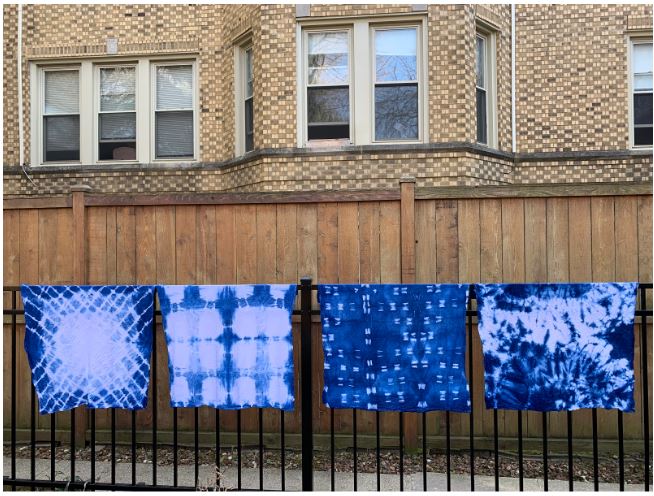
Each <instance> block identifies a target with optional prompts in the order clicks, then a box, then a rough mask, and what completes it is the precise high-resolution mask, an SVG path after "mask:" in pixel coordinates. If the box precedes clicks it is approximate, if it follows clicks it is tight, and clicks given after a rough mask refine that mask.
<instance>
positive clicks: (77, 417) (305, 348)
mask: <svg viewBox="0 0 654 496" xmlns="http://www.w3.org/2000/svg"><path fill="white" fill-rule="evenodd" d="M316 289H317V286H315V285H312V284H311V280H310V279H302V281H301V284H300V285H299V286H298V293H299V296H300V298H299V309H296V310H294V311H293V315H297V316H299V318H300V326H299V330H298V329H297V328H294V333H297V332H299V333H300V343H301V346H300V353H299V355H300V360H299V363H300V377H299V378H300V388H299V398H296V399H299V402H298V405H300V406H301V422H302V423H301V453H302V460H301V488H302V490H313V488H314V434H315V433H314V425H313V423H314V418H313V407H312V404H313V402H312V396H313V388H315V384H314V382H313V377H312V366H313V365H314V358H313V356H312V347H313V344H314V343H320V342H321V338H320V334H319V327H318V326H313V325H312V317H315V316H319V315H320V311H319V310H318V309H316V308H313V307H312V292H313V291H315V290H316ZM651 289H652V284H640V285H639V289H638V291H639V300H638V302H639V304H638V307H637V310H636V321H635V323H636V324H638V325H639V329H640V357H636V356H635V357H634V360H640V366H641V374H640V380H641V381H642V388H641V391H642V398H641V410H642V411H641V416H642V418H643V426H642V427H643V436H642V437H643V444H642V448H643V455H644V456H643V467H642V469H643V475H644V487H643V488H644V490H645V491H649V489H650V483H649V480H650V464H649V459H650V422H649V419H650V405H649V397H648V392H649V370H648V351H649V344H648V339H649V338H648V333H649V332H650V329H651V325H650V324H649V323H648V317H652V308H649V307H648V301H651V298H649V299H648V294H647V291H648V290H651ZM3 292H4V293H5V306H9V307H10V308H5V309H4V310H3V314H4V315H5V316H8V317H9V318H10V322H9V323H8V325H7V322H6V320H5V329H8V332H9V333H10V342H11V350H10V352H9V353H5V355H4V356H5V360H6V359H7V357H8V356H9V358H10V362H11V363H10V364H9V366H10V370H11V394H10V409H11V423H10V443H9V444H10V447H9V448H10V471H9V473H10V475H5V476H4V485H5V487H7V486H9V487H10V488H11V489H12V490H16V489H17V488H30V489H32V490H34V489H36V488H43V489H50V490H55V489H64V490H152V489H157V490H163V491H167V490H197V489H203V488H205V487H203V486H202V485H201V484H200V480H199V473H200V456H199V450H200V442H199V433H200V417H199V409H198V408H197V407H195V408H188V409H179V408H173V410H172V411H173V429H172V443H171V445H172V452H173V461H172V466H171V467H170V468H168V467H167V466H166V467H164V466H162V465H161V466H159V464H158V458H157V456H158V453H157V451H158V447H159V446H160V441H159V440H160V439H161V432H159V431H158V397H157V387H158V385H159V384H158V379H159V376H158V372H157V369H158V364H157V353H156V350H157V339H162V338H163V336H162V335H159V336H158V334H159V332H160V331H158V330H157V319H156V318H155V319H154V320H153V331H154V332H153V355H152V367H151V374H152V375H151V381H150V390H151V407H152V412H151V428H152V431H151V435H150V436H149V437H150V439H143V436H142V433H138V432H137V420H136V415H137V412H136V411H122V412H121V411H117V409H114V408H112V409H110V410H109V412H110V425H111V430H110V443H109V445H110V446H109V448H110V453H111V456H110V460H111V466H110V475H109V481H105V480H102V481H100V480H98V477H97V475H98V471H97V459H96V457H97V451H96V450H97V446H98V444H99V443H98V439H97V428H96V427H97V425H96V424H97V418H96V417H97V415H98V412H101V411H102V410H97V411H96V410H94V409H88V410H86V409H83V408H76V409H73V410H71V411H70V412H65V413H64V415H69V426H68V428H67V431H68V440H69V447H70V448H69V449H70V459H69V464H68V474H60V473H59V472H58V471H57V457H56V452H57V448H58V447H59V448H61V447H63V443H62V442H61V441H60V439H61V436H60V435H59V431H61V430H62V429H58V426H57V421H58V420H59V419H61V415H62V414H58V415H57V414H50V415H49V417H50V438H49V450H50V471H49V478H38V477H37V474H36V472H37V471H36V447H37V436H36V426H37V400H36V395H35V390H34V387H33V386H31V391H30V392H29V394H30V437H29V448H30V459H29V462H30V463H29V466H30V476H29V478H26V477H17V453H16V450H17V444H18V442H17V430H16V426H17V395H18V394H19V392H18V389H17V361H18V353H19V352H18V349H19V348H18V342H17V335H18V319H17V317H18V316H19V315H23V314H24V310H22V308H21V307H20V306H19V304H18V303H19V301H18V293H19V292H20V288H19V287H16V286H5V287H4V288H3ZM470 292H471V294H470V296H471V297H470V299H469V307H468V310H467V313H466V315H467V316H466V319H467V322H466V323H467V339H468V353H469V358H468V374H469V377H468V381H469V387H470V391H471V395H470V399H471V412H470V413H469V414H462V416H463V417H465V416H466V415H467V416H468V423H469V434H468V447H467V452H468V453H467V455H469V467H468V468H469V488H470V490H471V491H474V490H475V470H476V467H475V452H476V450H475V439H476V437H475V417H474V415H475V413H474V408H473V407H474V405H475V404H477V402H483V401H484V398H483V397H479V396H477V397H475V394H474V391H475V390H474V383H473V377H474V367H475V365H476V364H475V362H476V360H474V359H472V352H473V347H472V343H473V324H474V323H475V318H476V310H475V295H474V290H473V288H472V287H471V290H470ZM155 315H156V316H160V315H161V312H160V310H155ZM161 332H162V331H161ZM314 340H317V341H314ZM6 342H7V341H5V343H6ZM21 349H22V346H21ZM477 366H478V364H477ZM5 370H6V364H5ZM164 380H165V379H164ZM21 394H25V393H24V392H23V393H21ZM180 410H187V411H189V412H191V413H192V416H193V433H192V439H193V441H192V449H193V481H194V484H193V485H181V484H179V479H180V478H179V467H180V460H179V457H178V451H179V446H180V443H179V428H178V427H179V422H178V420H179V417H180V415H182V412H181V411H180ZM213 410H214V416H215V429H214V432H213V436H214V443H213V444H214V448H215V451H216V459H215V469H216V478H215V486H214V487H209V488H208V489H209V490H216V489H225V487H223V486H221V481H220V474H221V468H222V467H221V448H224V447H226V446H228V445H229V444H228V443H225V440H224V439H223V438H221V434H222V435H223V436H225V435H226V434H230V435H231V434H232V433H225V432H222V433H221V429H220V416H221V414H222V413H223V412H222V411H221V410H219V409H213ZM328 411H329V459H330V473H329V488H328V489H331V490H332V491H335V490H337V489H343V488H342V487H337V477H336V473H337V470H336V448H337V437H338V438H342V437H343V434H341V433H339V432H337V430H336V422H335V417H336V414H335V410H334V409H328ZM125 412H128V414H129V415H130V416H131V429H130V437H129V448H130V450H129V452H130V463H131V467H130V468H131V471H130V474H129V475H130V477H129V478H130V482H118V481H117V445H118V444H119V443H118V441H117V413H119V414H122V413H125ZM266 413H267V414H268V415H278V416H279V436H280V445H279V448H278V449H279V451H280V457H281V464H280V467H279V484H277V485H276V486H275V487H271V485H270V484H266V483H265V482H266V481H265V476H266V473H265V472H264V455H265V451H266V450H267V449H270V447H269V446H268V443H265V442H264V437H265V436H264V434H265V433H264V427H263V425H264V424H263V419H264V410H263V409H261V408H259V409H256V415H257V420H258V422H257V425H258V431H257V433H256V434H258V437H257V440H258V441H257V443H256V446H254V449H255V451H256V453H257V458H258V460H257V462H258V465H257V467H258V481H257V482H258V486H257V487H251V486H250V485H248V486H247V487H246V486H245V485H244V484H243V468H244V467H243V451H244V450H245V449H247V448H250V449H251V448H253V446H251V445H249V446H245V445H244V442H243V434H244V432H243V429H242V423H243V422H242V417H243V414H242V412H241V411H240V410H239V411H237V412H236V433H235V434H236V436H235V437H236V442H235V446H231V447H232V448H234V449H235V453H236V471H237V483H236V486H235V487H228V488H227V489H236V490H261V491H267V490H282V491H285V490H287V483H286V481H287V473H286V470H287V469H286V467H285V461H286V457H287V447H286V443H285V425H284V424H285V413H284V411H267V412H266ZM368 413H370V412H368ZM515 413H516V414H517V418H516V422H517V436H516V437H517V439H516V441H517V446H518V450H517V451H518V453H517V458H518V473H517V477H518V482H519V489H520V490H523V489H524V480H525V477H524V475H525V474H524V461H525V459H524V449H523V442H524V439H523V422H524V419H525V418H526V416H527V412H520V411H519V412H515ZM385 414H386V413H380V412H379V411H376V412H374V441H375V444H374V454H375V462H376V470H375V476H376V478H375V480H376V489H377V490H378V491H381V490H385V489H387V488H385V487H384V484H383V481H382V476H381V474H382V471H381V468H382V463H381V450H382V440H381V434H380V432H381V427H380V426H381V423H382V420H383V417H382V416H383V415H385ZM444 415H445V417H444V418H445V457H446V470H445V483H444V484H443V485H442V486H438V487H432V486H430V485H429V484H428V482H429V481H428V476H427V475H428V457H429V453H430V448H433V447H430V446H429V445H428V436H427V431H428V428H429V423H428V417H427V414H425V413H422V414H404V413H399V414H397V419H398V430H397V432H398V439H397V441H398V443H397V447H396V448H395V447H393V448H392V449H393V450H396V451H397V453H398V455H399V470H398V473H397V476H398V483H399V488H400V490H404V489H405V455H406V452H407V449H408V448H407V445H410V444H411V439H410V438H413V437H417V435H416V433H417V425H418V424H419V425H420V426H421V435H420V438H421V439H420V445H419V446H416V448H417V447H419V448H420V451H421V458H422V460H421V461H422V464H421V465H422V467H421V468H422V489H423V490H424V491H427V490H448V491H450V490H452V475H453V471H452V457H453V447H452V441H453V440H452V436H451V422H452V416H451V414H450V412H449V411H448V412H444ZM541 415H542V448H541V452H542V453H541V456H542V464H543V472H542V482H543V488H544V490H545V491H547V490H548V489H549V483H550V473H549V463H550V457H549V454H550V448H549V446H548V439H549V436H548V429H547V425H548V424H547V413H542V414H541ZM611 415H612V414H611ZM409 416H411V417H412V418H411V419H409V418H408V417H409ZM591 416H592V417H591V418H592V453H593V454H592V456H593V486H594V489H595V490H596V491H597V490H599V488H600V477H599V436H598V412H597V410H596V409H593V410H592V412H591ZM44 417H45V416H44ZM566 418H567V439H566V441H567V471H568V488H569V490H570V491H572V490H573V489H574V474H575V467H574V455H575V453H574V446H573V435H574V432H573V412H567V417H566ZM417 419H419V421H418V420H417ZM414 420H415V422H414ZM614 421H615V422H616V424H617V433H618V457H617V461H616V467H615V470H616V471H618V473H619V487H620V490H624V489H625V449H624V444H625V443H624V441H625V439H624V431H623V424H624V418H623V413H622V412H617V413H616V416H615V420H614ZM79 422H83V423H84V425H81V426H80V425H79ZM351 426H352V429H351V436H352V438H351V445H352V467H351V470H352V475H353V478H352V487H351V489H352V490H354V491H357V490H358V489H359V484H358V482H359V466H358V465H359V461H358V455H359V451H360V450H361V448H359V444H358V437H357V410H354V409H353V410H351ZM80 427H81V428H82V430H80ZM87 428H88V429H89V430H90V439H88V440H86V439H82V440H80V439H79V438H76V436H78V435H79V433H80V432H82V433H85V432H86V429H87ZM63 430H64V431H65V430H66V429H65V428H64V429H63ZM493 431H494V433H493V443H492V444H493V449H492V455H493V460H494V489H495V491H500V490H502V489H504V488H502V487H501V484H500V482H501V480H500V463H501V460H500V454H501V452H500V437H499V429H498V410H493ZM82 435H83V434H82ZM139 437H140V439H139ZM231 437H233V436H231ZM231 437H230V439H231ZM80 441H81V442H82V443H84V442H87V441H88V445H89V448H90V450H91V456H90V464H91V465H90V478H89V479H88V480H82V479H81V478H80V477H79V475H78V473H77V471H76V448H77V447H78V446H80V445H81V442H80ZM121 444H125V441H124V439H122V440H121ZM166 444H168V443H166ZM231 444H233V443H231ZM139 447H140V448H149V453H150V457H151V466H152V471H151V477H149V478H147V479H144V478H143V477H139V476H138V473H137V472H138V471H137V449H138V448H139ZM411 449H413V447H412V448H411ZM162 469H166V470H171V471H172V484H170V485H166V484H161V483H159V478H158V470H162ZM205 489H206V488H205ZM325 489H327V488H325Z"/></svg>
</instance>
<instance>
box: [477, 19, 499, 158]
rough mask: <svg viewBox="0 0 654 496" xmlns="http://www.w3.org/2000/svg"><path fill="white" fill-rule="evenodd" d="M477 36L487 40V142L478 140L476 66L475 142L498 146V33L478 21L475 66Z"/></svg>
mask: <svg viewBox="0 0 654 496" xmlns="http://www.w3.org/2000/svg"><path fill="white" fill-rule="evenodd" d="M477 37H481V38H483V39H484V40H485V46H486V54H485V55H486V57H485V60H484V66H485V67H484V68H485V72H484V74H485V76H486V81H485V88H483V89H484V90H485V91H486V143H481V142H479V141H477V119H476V115H477V104H476V102H477V71H476V68H475V142H476V143H479V144H480V145H482V146H487V147H489V148H497V147H498V129H497V128H498V126H497V54H496V51H497V50H496V47H497V35H496V32H495V30H493V29H491V28H489V27H487V26H485V25H484V24H482V23H479V22H478V23H477V29H476V31H475V67H476V60H477Z"/></svg>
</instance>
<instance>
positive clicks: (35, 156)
mask: <svg viewBox="0 0 654 496" xmlns="http://www.w3.org/2000/svg"><path fill="white" fill-rule="evenodd" d="M195 71H196V67H195V61H194V60H193V59H191V58H184V57H180V58H179V59H175V60H174V61H172V60H166V59H164V58H163V57H153V58H145V57H141V58H139V57H130V58H128V57H120V58H118V59H116V58H114V57H108V58H105V59H99V60H97V61H96V60H82V61H79V62H77V63H69V64H68V65H66V66H63V65H60V64H56V63H45V62H44V63H33V64H31V66H30V82H31V84H30V87H31V88H32V89H33V91H32V98H33V101H32V105H31V109H32V116H31V120H30V122H31V126H32V127H31V137H32V142H31V150H32V153H31V160H32V163H33V164H34V165H39V164H50V163H56V164H67V163H68V164H69V163H82V164H99V163H102V164H109V163H114V162H118V163H126V162H140V163H149V162H156V161H159V160H184V161H188V160H195V159H197V134H198V133H197V123H198V114H197V100H198V99H197V95H196V93H197V82H196V75H195Z"/></svg>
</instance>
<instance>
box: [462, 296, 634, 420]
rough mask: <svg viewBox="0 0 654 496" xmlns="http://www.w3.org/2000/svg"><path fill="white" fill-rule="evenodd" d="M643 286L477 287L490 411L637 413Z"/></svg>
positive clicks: (487, 405) (487, 403)
mask: <svg viewBox="0 0 654 496" xmlns="http://www.w3.org/2000/svg"><path fill="white" fill-rule="evenodd" d="M637 287H638V285H637V284H636V283H594V284H477V285H476V286H475V291H476V294H477V305H478V315H479V334H480V336H481V342H482V347H483V351H484V366H485V369H486V407H487V408H505V409H510V410H537V411H552V410H576V409H579V408H616V409H618V410H622V411H624V412H633V411H634V398H633V392H634V371H633V360H634V329H633V324H634V312H635V306H636V288H637Z"/></svg>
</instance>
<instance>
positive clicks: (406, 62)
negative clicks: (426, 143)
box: [374, 27, 419, 141]
mask: <svg viewBox="0 0 654 496" xmlns="http://www.w3.org/2000/svg"><path fill="white" fill-rule="evenodd" d="M374 46H375V72H374V78H375V89H374V92H375V98H374V104H375V111H374V113H375V119H374V126H375V132H374V136H375V141H407V140H409V141H415V140H417V139H418V136H419V133H418V116H419V111H418V105H419V98H418V86H419V82H418V51H417V47H418V30H417V28H414V27H410V28H375V29H374Z"/></svg>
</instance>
